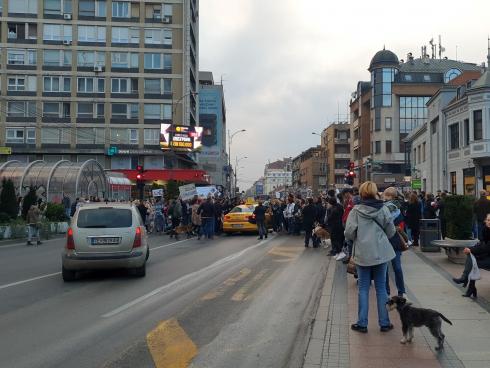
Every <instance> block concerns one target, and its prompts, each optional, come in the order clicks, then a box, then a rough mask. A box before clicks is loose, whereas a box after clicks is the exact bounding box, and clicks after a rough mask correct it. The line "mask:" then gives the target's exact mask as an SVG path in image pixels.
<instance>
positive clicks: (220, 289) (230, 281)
mask: <svg viewBox="0 0 490 368" xmlns="http://www.w3.org/2000/svg"><path fill="white" fill-rule="evenodd" d="M251 272H252V270H251V269H249V268H243V269H242V270H240V272H238V273H236V274H235V275H233V276H231V277H230V278H229V279H227V280H226V281H225V282H223V284H221V285H220V286H219V287H217V288H216V289H214V290H211V291H210V292H209V293H207V294H205V295H204V296H203V297H202V298H201V300H212V299H215V298H217V297H219V296H222V295H223V294H224V293H225V292H226V290H227V289H229V288H230V287H232V286H234V285H235V284H236V283H237V282H239V281H240V280H243V279H244V278H245V277H247V276H248V275H249V274H250V273H251Z"/></svg>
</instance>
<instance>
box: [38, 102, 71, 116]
mask: <svg viewBox="0 0 490 368" xmlns="http://www.w3.org/2000/svg"><path fill="white" fill-rule="evenodd" d="M43 116H44V117H51V118H69V117H70V103H69V102H44V103H43Z"/></svg>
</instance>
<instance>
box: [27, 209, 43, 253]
mask: <svg viewBox="0 0 490 368" xmlns="http://www.w3.org/2000/svg"><path fill="white" fill-rule="evenodd" d="M40 219H41V211H40V210H39V207H38V206H37V205H35V204H33V205H31V207H30V208H29V210H28V211H27V217H26V222H27V245H32V238H36V240H37V245H39V244H42V243H41V238H40V237H39V226H40V222H41V221H40Z"/></svg>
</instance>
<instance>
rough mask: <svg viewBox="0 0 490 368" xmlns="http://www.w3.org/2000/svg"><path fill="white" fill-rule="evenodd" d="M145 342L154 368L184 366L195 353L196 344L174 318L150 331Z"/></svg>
mask: <svg viewBox="0 0 490 368" xmlns="http://www.w3.org/2000/svg"><path fill="white" fill-rule="evenodd" d="M146 343H147V345H148V349H149V350H150V353H151V356H152V358H153V362H154V363H155V367H156V368H186V367H187V366H188V365H189V363H190V362H191V361H192V359H193V358H194V357H195V356H196V355H197V346H196V344H194V342H193V341H192V340H191V339H190V338H189V336H188V335H187V334H186V332H185V331H184V329H183V328H182V327H180V325H179V322H177V320H175V319H170V320H167V321H163V322H161V323H160V324H159V325H158V326H157V327H156V328H155V329H153V330H152V331H150V332H149V333H148V334H147V335H146Z"/></svg>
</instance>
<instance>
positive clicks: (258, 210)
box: [253, 204, 267, 221]
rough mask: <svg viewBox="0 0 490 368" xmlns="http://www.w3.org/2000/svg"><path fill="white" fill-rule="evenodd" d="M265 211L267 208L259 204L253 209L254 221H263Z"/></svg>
mask: <svg viewBox="0 0 490 368" xmlns="http://www.w3.org/2000/svg"><path fill="white" fill-rule="evenodd" d="M266 211H267V208H266V207H264V206H263V205H261V204H259V205H258V206H257V207H255V209H254V212H253V213H254V215H255V220H256V221H264V220H265V213H266Z"/></svg>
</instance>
